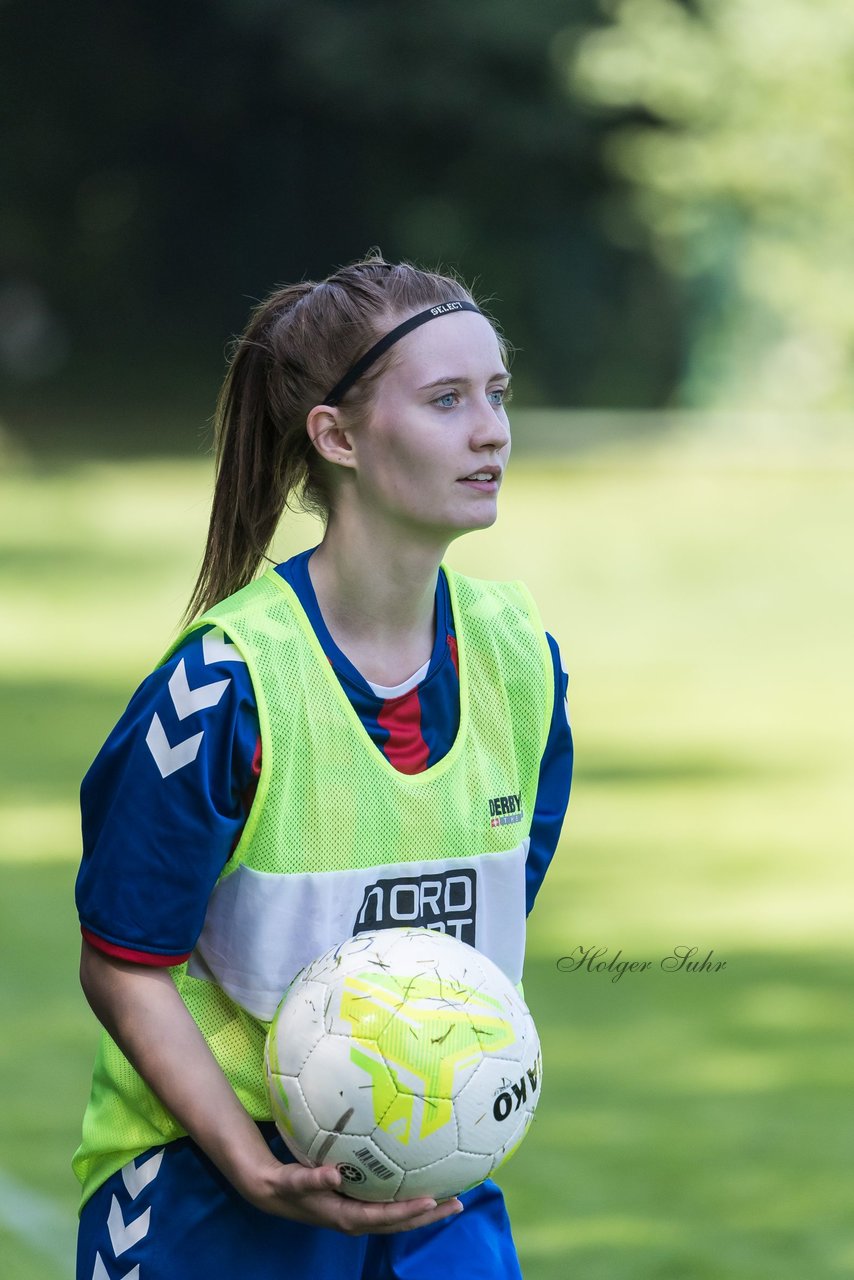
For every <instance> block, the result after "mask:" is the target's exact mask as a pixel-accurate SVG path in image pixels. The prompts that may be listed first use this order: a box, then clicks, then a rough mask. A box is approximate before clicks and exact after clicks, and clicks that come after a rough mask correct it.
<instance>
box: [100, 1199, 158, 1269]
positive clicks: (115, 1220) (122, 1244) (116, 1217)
mask: <svg viewBox="0 0 854 1280" xmlns="http://www.w3.org/2000/svg"><path fill="white" fill-rule="evenodd" d="M150 1225H151V1210H150V1209H146V1211H145V1213H141V1214H140V1215H139V1217H138V1218H134V1219H133V1221H132V1222H128V1223H125V1220H124V1218H123V1217H122V1210H121V1206H120V1205H119V1202H118V1200H117V1199H116V1197H115V1196H113V1201H112V1204H111V1205H110V1214H109V1217H108V1218H107V1230H108V1231H109V1233H110V1243H111V1244H112V1246H113V1253H114V1254H115V1255H116V1257H117V1258H118V1257H119V1256H120V1255H121V1254H123V1253H126V1252H127V1250H128V1249H130V1248H132V1246H133V1245H135V1244H137V1243H138V1242H139V1241H140V1240H142V1239H144V1238H145V1236H147V1235H148V1228H149V1226H150Z"/></svg>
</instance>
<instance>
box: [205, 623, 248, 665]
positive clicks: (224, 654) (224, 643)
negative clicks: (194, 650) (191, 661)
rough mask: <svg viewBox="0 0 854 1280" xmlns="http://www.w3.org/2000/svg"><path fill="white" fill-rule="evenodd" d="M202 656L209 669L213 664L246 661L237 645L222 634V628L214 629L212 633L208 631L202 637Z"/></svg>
mask: <svg viewBox="0 0 854 1280" xmlns="http://www.w3.org/2000/svg"><path fill="white" fill-rule="evenodd" d="M202 656H203V658H204V660H205V666H207V667H209V666H210V665H211V663H212V662H245V661H246V659H245V658H244V657H243V655H242V654H241V652H240V650H239V649H238V647H237V645H236V644H232V643H231V641H230V640H226V638H225V636H224V635H223V634H222V627H214V628H213V629H212V630H211V631H206V632H205V634H204V635H203V636H202Z"/></svg>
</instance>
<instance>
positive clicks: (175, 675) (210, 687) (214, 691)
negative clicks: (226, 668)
mask: <svg viewBox="0 0 854 1280" xmlns="http://www.w3.org/2000/svg"><path fill="white" fill-rule="evenodd" d="M230 684H231V678H230V677H229V678H228V679H226V680H214V682H213V683H212V684H203V685H200V686H199V688H198V689H191V688H190V686H189V684H188V682H187V668H186V666H185V665H184V659H183V658H182V659H181V661H180V662H179V663H178V665H177V667H176V668H175V670H174V671H173V672H172V674H171V676H170V677H169V692H170V693H171V695H172V701H173V702H174V704H175V711H176V712H177V715H178V719H179V720H186V719H187V716H191V715H194V714H195V712H197V711H204V710H205V709H206V708H207V707H215V706H216V704H217V703H218V702H219V700H220V698H221V697H222V695H223V694H224V693H225V691H226V689H227V688H228V686H229V685H230Z"/></svg>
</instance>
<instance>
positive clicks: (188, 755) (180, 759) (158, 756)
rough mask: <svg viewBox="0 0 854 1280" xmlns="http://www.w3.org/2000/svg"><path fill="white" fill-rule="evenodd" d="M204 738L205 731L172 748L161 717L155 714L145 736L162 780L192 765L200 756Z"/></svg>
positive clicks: (177, 743)
mask: <svg viewBox="0 0 854 1280" xmlns="http://www.w3.org/2000/svg"><path fill="white" fill-rule="evenodd" d="M204 736H205V731H204V729H202V730H201V731H200V732H199V733H194V734H193V736H192V737H191V738H185V739H184V741H183V742H176V743H175V746H174V747H173V746H170V743H169V739H168V738H167V737H166V730H165V729H164V728H163V725H162V724H161V721H160V716H159V715H157V713H156V712H155V713H154V718H153V719H152V721H151V725H150V726H149V730H148V733H147V734H146V735H145V741H146V743H147V744H148V749H149V751H150V752H151V754H152V755H153V756H154V763H155V764H156V765H157V767H158V769H159V770H160V776H161V778H168V776H169V774H170V773H174V772H175V771H176V769H183V767H184V765H185V764H192V762H193V761H194V760H195V758H196V756H197V755H198V754H199V746H200V744H201V741H202V738H203V737H204Z"/></svg>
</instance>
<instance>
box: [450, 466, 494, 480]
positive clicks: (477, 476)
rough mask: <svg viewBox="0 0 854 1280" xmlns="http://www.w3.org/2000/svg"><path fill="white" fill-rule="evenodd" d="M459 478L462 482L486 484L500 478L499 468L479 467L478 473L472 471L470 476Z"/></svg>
mask: <svg viewBox="0 0 854 1280" xmlns="http://www.w3.org/2000/svg"><path fill="white" fill-rule="evenodd" d="M460 478H461V480H464V481H465V480H474V481H480V482H481V483H483V482H487V483H488V482H489V481H491V480H499V479H500V478H501V468H500V467H481V469H480V470H479V471H472V472H471V474H470V475H467V476H461V477H460Z"/></svg>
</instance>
